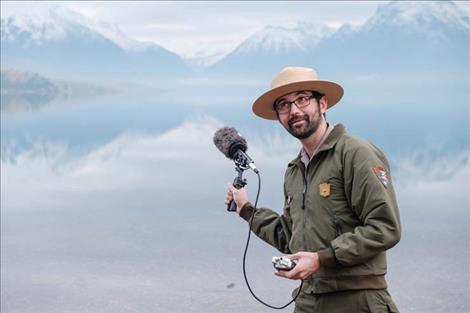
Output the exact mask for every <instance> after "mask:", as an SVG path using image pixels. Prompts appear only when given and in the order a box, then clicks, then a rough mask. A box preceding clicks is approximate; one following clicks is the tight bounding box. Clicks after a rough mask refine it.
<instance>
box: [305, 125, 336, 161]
mask: <svg viewBox="0 0 470 313" xmlns="http://www.w3.org/2000/svg"><path fill="white" fill-rule="evenodd" d="M333 128H334V126H333V125H331V124H328V126H327V128H326V132H325V134H324V135H323V137H322V138H321V140H320V142H319V143H318V145H317V147H316V148H315V150H314V151H313V154H312V157H309V156H308V153H307V151H305V148H303V147H302V149H300V160H301V161H302V163H304V164H305V167H307V166H308V163H310V161H311V160H312V159H313V157H314V156H315V155H316V154H317V153H318V151H319V150H320V147H321V146H322V144H323V143H324V142H325V140H326V138H328V135H329V134H330V133H331V131H332V130H333Z"/></svg>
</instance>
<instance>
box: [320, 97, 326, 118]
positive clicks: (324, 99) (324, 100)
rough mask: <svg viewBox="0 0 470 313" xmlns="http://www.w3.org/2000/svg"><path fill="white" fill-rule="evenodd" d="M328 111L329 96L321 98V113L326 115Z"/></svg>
mask: <svg viewBox="0 0 470 313" xmlns="http://www.w3.org/2000/svg"><path fill="white" fill-rule="evenodd" d="M327 109H328V98H327V96H323V97H321V98H320V112H321V114H323V113H325V112H326V110H327Z"/></svg>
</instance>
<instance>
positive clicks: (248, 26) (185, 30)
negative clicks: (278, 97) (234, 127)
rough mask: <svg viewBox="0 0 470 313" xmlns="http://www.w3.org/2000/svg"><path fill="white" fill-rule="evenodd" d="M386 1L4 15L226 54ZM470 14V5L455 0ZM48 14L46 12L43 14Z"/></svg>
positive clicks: (355, 16)
mask: <svg viewBox="0 0 470 313" xmlns="http://www.w3.org/2000/svg"><path fill="white" fill-rule="evenodd" d="M383 3H385V2H383V1H382V2H381V1H340V2H335V1H333V2H329V1H312V2H309V1H306V2H301V1H290V2H286V1H274V2H272V1H253V2H246V1H243V2H239V1H225V2H224V1H220V2H212V1H188V2H186V1H177V2H157V1H155V2H153V1H148V2H139V1H132V2H130V1H127V2H126V1H121V2H112V1H103V2H93V1H70V2H61V1H54V2H46V1H44V2H42V1H41V2H39V3H37V2H36V3H31V2H26V1H25V2H15V1H8V2H5V1H2V2H1V9H2V10H1V11H2V13H1V14H2V17H8V16H19V15H22V16H24V15H34V14H43V13H44V11H47V10H49V8H50V7H60V8H65V9H69V10H71V11H74V12H77V13H79V14H81V15H83V16H84V17H86V18H88V19H89V20H90V23H93V24H95V25H94V27H95V28H99V29H101V31H102V32H104V33H110V32H114V33H119V36H123V37H126V38H128V39H134V40H138V41H149V42H154V43H157V44H160V45H162V46H163V47H165V48H167V49H169V50H171V51H173V52H176V53H178V54H180V55H183V56H185V57H188V58H194V57H208V56H221V55H223V54H225V53H227V52H229V51H230V50H233V49H234V48H235V47H236V46H237V45H238V44H239V43H241V42H242V41H243V40H244V39H246V38H247V37H248V36H250V35H252V34H253V33H255V32H256V31H259V30H261V29H262V28H263V27H265V26H267V25H273V26H282V27H288V28H289V27H295V25H296V24H297V23H298V22H299V21H308V22H309V23H318V24H327V25H329V26H331V27H335V28H338V27H339V26H341V25H342V24H344V23H350V24H353V25H359V24H362V23H364V22H365V21H366V20H367V19H368V18H369V17H370V16H372V15H373V13H374V12H375V10H376V9H377V7H378V6H379V5H380V4H383ZM455 3H457V5H459V6H460V7H463V8H465V9H466V10H467V11H468V12H469V13H470V3H468V2H463V1H456V2H455ZM43 16H44V15H43Z"/></svg>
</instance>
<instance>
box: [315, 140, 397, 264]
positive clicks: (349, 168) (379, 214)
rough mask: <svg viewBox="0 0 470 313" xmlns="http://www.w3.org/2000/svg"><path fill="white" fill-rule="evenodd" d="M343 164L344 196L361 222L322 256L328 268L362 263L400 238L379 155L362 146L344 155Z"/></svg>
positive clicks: (386, 167) (391, 194)
mask: <svg viewBox="0 0 470 313" xmlns="http://www.w3.org/2000/svg"><path fill="white" fill-rule="evenodd" d="M343 164H344V167H343V171H344V187H345V193H346V197H347V198H348V202H349V203H350V205H351V207H352V209H353V210H354V212H355V213H356V215H357V216H358V217H359V219H360V221H361V222H362V223H361V225H360V226H357V227H356V228H354V229H353V231H352V232H347V233H343V234H341V235H340V236H338V237H336V238H335V239H334V240H333V241H332V242H331V247H332V251H327V253H322V254H323V255H322V257H323V263H324V264H327V266H328V265H329V266H337V265H338V263H339V264H340V265H342V266H353V265H356V264H360V263H363V262H365V261H366V260H368V259H370V258H372V257H374V256H376V255H377V254H378V253H381V252H383V251H385V250H387V249H390V248H391V247H393V246H394V245H395V244H396V243H398V241H399V240H400V236H401V225H400V217H399V212H398V206H397V202H396V198H395V192H394V190H393V186H392V181H391V177H390V168H389V165H388V162H387V160H386V159H385V156H384V155H383V154H382V152H381V151H380V150H378V149H377V148H376V147H374V146H372V145H370V146H369V145H361V146H359V147H357V148H356V149H354V150H353V151H348V152H346V153H345V154H344V155H343ZM331 252H333V253H331ZM320 262H322V260H320Z"/></svg>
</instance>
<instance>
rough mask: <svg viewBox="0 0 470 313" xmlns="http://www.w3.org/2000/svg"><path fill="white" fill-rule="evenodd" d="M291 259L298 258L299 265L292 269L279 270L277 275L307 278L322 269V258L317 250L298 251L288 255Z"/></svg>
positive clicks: (296, 278)
mask: <svg viewBox="0 0 470 313" xmlns="http://www.w3.org/2000/svg"><path fill="white" fill-rule="evenodd" d="M286 257H287V258H289V259H291V260H296V261H297V265H296V266H295V267H294V268H293V269H291V270H290V271H282V270H281V271H277V272H275V273H274V275H276V276H280V277H285V278H289V279H295V280H298V279H305V278H307V277H309V276H310V275H312V274H313V273H315V272H316V271H318V270H319V269H320V259H319V257H318V253H316V252H298V253H295V254H291V255H286Z"/></svg>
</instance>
